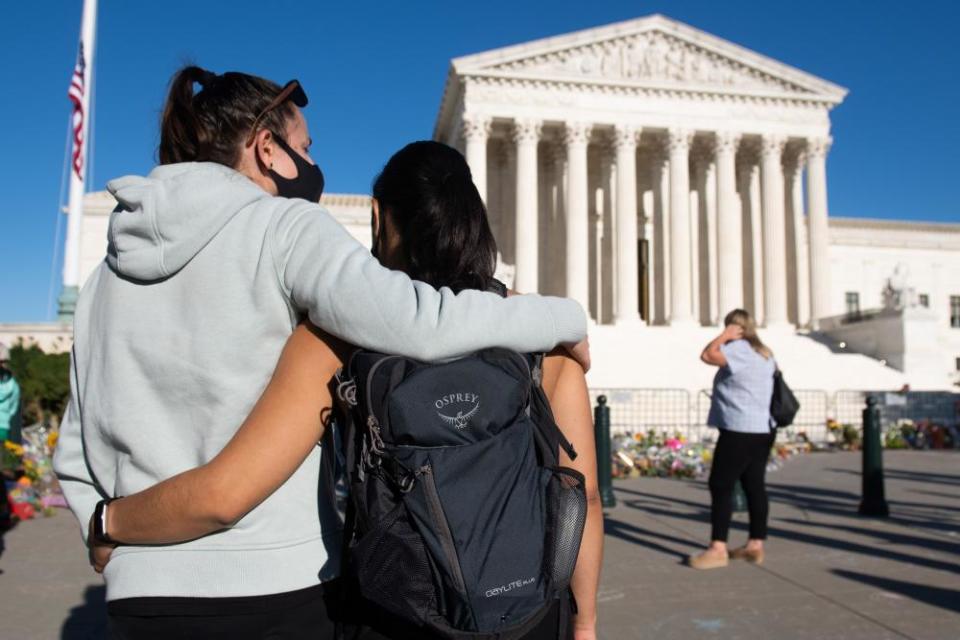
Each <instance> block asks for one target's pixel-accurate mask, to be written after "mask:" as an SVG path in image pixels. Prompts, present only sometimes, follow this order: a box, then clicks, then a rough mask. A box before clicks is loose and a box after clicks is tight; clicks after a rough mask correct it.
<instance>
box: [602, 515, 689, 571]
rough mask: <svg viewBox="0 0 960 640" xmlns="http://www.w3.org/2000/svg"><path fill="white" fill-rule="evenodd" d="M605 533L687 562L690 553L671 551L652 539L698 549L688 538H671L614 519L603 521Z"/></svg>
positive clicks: (607, 518)
mask: <svg viewBox="0 0 960 640" xmlns="http://www.w3.org/2000/svg"><path fill="white" fill-rule="evenodd" d="M603 532H604V534H606V535H608V536H610V537H612V538H618V539H620V540H623V541H625V542H630V543H632V544H637V545H640V546H643V547H646V548H648V549H652V550H655V551H659V552H660V553H663V554H664V555H668V556H673V557H676V558H679V559H680V560H681V562H682V561H685V560H686V558H687V556H688V555H690V554H689V553H684V552H683V551H677V550H676V549H671V548H670V547H666V546H664V545H662V544H660V543H659V542H657V541H654V540H651V538H654V539H659V540H662V541H665V542H672V543H674V544H681V545H684V546H687V547H692V548H694V549H696V548H698V545H697V544H696V543H694V542H691V541H690V540H687V539H686V538H678V537H676V536H670V535H666V534H663V533H658V532H656V531H650V530H649V529H643V528H641V527H638V526H636V525H632V524H627V523H626V522H621V521H619V520H614V519H613V518H610V517H607V516H604V519H603Z"/></svg>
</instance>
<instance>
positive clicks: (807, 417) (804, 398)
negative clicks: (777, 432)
mask: <svg viewBox="0 0 960 640" xmlns="http://www.w3.org/2000/svg"><path fill="white" fill-rule="evenodd" d="M793 395H795V396H796V397H797V400H798V401H799V402H800V411H799V412H798V413H797V417H796V418H794V419H793V424H792V425H790V426H789V427H787V428H786V429H785V430H784V432H785V434H786V435H787V436H788V437H790V436H793V435H795V434H799V433H800V432H803V433H805V434H806V435H807V439H808V440H810V441H811V442H824V441H826V439H827V417H828V416H829V415H830V396H829V395H828V394H827V392H826V391H822V390H819V389H794V390H793Z"/></svg>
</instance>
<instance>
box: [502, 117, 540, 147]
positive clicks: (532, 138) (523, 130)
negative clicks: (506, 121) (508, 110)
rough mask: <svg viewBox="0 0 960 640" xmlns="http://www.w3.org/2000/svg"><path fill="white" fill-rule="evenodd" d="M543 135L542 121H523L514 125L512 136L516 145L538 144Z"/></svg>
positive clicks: (518, 121) (517, 121)
mask: <svg viewBox="0 0 960 640" xmlns="http://www.w3.org/2000/svg"><path fill="white" fill-rule="evenodd" d="M541 133H543V123H542V122H541V121H540V120H534V119H521V120H516V121H514V123H513V128H512V129H511V130H510V135H511V137H512V138H513V141H514V142H515V143H516V144H536V143H537V142H539V141H540V134H541Z"/></svg>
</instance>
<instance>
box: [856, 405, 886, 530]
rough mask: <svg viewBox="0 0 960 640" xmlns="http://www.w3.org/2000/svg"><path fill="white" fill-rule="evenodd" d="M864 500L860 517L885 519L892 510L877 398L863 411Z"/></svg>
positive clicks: (861, 504) (861, 503) (862, 500)
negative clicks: (886, 488)
mask: <svg viewBox="0 0 960 640" xmlns="http://www.w3.org/2000/svg"><path fill="white" fill-rule="evenodd" d="M862 473H863V498H862V499H861V501H860V515H862V516H875V517H881V518H885V517H887V516H889V515H890V508H889V507H888V506H887V500H886V498H885V497H884V492H883V448H882V446H881V444H880V407H878V406H877V398H876V397H875V396H870V397H869V398H867V407H866V409H864V410H863V472H862Z"/></svg>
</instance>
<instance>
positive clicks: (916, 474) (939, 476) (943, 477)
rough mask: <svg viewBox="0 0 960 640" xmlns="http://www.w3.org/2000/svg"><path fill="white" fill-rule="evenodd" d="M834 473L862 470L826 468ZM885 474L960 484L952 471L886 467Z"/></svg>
mask: <svg viewBox="0 0 960 640" xmlns="http://www.w3.org/2000/svg"><path fill="white" fill-rule="evenodd" d="M824 471H830V472H833V473H846V474H848V475H856V476H858V475H860V471H854V470H853V469H837V468H835V467H832V468H828V469H824ZM883 475H885V476H886V477H888V478H892V479H894V480H913V481H914V482H927V483H930V484H960V475H954V474H952V473H928V472H926V471H906V470H904V469H886V468H885V469H884V470H883Z"/></svg>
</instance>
